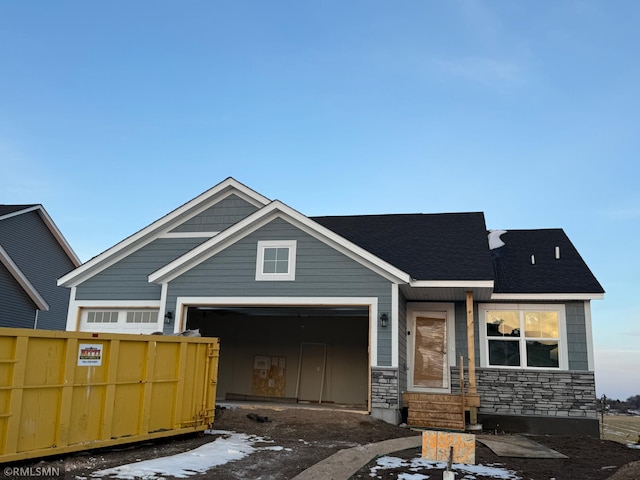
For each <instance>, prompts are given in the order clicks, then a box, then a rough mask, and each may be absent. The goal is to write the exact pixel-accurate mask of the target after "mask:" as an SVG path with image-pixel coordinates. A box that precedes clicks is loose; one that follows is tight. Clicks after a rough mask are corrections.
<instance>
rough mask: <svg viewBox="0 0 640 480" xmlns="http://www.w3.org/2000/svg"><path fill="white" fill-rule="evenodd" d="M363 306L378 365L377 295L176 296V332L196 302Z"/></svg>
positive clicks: (374, 364) (373, 361)
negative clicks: (180, 317)
mask: <svg viewBox="0 0 640 480" xmlns="http://www.w3.org/2000/svg"><path fill="white" fill-rule="evenodd" d="M212 305H224V306H230V305H232V306H243V307H247V306H255V307H264V306H276V305H277V306H292V307H294V306H312V307H323V306H327V307H335V306H363V307H369V335H370V345H369V348H370V362H371V366H372V367H377V366H378V298H377V297H177V298H176V312H175V316H176V322H175V323H174V333H178V332H179V331H180V328H181V327H182V325H181V322H179V321H177V319H178V317H179V315H184V313H185V312H186V307H197V306H212Z"/></svg>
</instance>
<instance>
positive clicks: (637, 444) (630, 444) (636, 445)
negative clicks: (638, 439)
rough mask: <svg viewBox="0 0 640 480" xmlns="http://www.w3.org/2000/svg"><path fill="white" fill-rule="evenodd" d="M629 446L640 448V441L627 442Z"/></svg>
mask: <svg viewBox="0 0 640 480" xmlns="http://www.w3.org/2000/svg"><path fill="white" fill-rule="evenodd" d="M627 447H629V448H635V449H637V450H640V443H627Z"/></svg>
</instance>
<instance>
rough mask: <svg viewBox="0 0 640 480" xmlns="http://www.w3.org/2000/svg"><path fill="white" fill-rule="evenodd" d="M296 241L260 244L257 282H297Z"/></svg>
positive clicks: (271, 241) (273, 241) (272, 241)
mask: <svg viewBox="0 0 640 480" xmlns="http://www.w3.org/2000/svg"><path fill="white" fill-rule="evenodd" d="M295 279H296V241H295V240H264V241H260V242H258V255H257V261H256V280H258V281H265V280H266V281H268V280H276V281H279V280H285V281H286V280H289V281H291V280H295Z"/></svg>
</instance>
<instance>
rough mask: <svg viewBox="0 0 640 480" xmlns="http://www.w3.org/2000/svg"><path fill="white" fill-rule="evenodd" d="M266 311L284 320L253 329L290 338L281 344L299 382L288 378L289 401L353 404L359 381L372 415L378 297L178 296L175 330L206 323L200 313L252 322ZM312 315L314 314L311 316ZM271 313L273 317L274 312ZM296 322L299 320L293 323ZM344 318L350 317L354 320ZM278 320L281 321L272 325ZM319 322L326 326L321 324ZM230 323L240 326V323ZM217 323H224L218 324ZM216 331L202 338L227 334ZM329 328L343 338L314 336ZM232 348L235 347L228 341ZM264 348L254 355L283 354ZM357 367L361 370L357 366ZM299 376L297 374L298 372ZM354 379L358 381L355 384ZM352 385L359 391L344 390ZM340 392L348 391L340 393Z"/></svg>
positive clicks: (360, 396) (360, 403)
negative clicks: (347, 314)
mask: <svg viewBox="0 0 640 480" xmlns="http://www.w3.org/2000/svg"><path fill="white" fill-rule="evenodd" d="M267 309H269V310H271V312H274V311H275V312H277V313H276V315H278V317H277V318H279V319H280V320H271V319H273V318H276V317H274V316H270V317H269V318H270V319H265V322H264V323H263V322H261V323H257V324H254V325H255V326H256V327H257V328H258V330H260V329H263V328H270V330H269V331H271V332H273V331H274V328H277V329H279V331H280V332H282V335H281V336H279V337H278V338H280V339H284V338H286V339H288V340H286V344H285V343H282V340H280V343H279V345H281V348H284V349H286V350H287V351H288V353H286V355H287V356H288V358H289V360H287V366H288V367H287V372H290V373H291V374H293V375H296V377H297V379H296V377H289V379H288V380H287V383H286V384H287V394H286V395H287V396H288V397H295V398H298V397H299V396H300V395H302V396H304V397H305V398H304V400H306V401H313V402H324V401H325V400H326V401H328V402H331V401H335V403H336V404H339V403H342V404H345V405H346V404H351V403H350V401H349V400H350V398H348V397H349V396H353V395H352V393H353V391H354V388H356V387H355V385H357V382H362V383H361V384H360V385H361V386H360V387H357V388H360V390H359V392H361V393H360V394H359V395H358V397H359V400H358V402H357V404H358V405H361V406H362V407H365V403H366V408H367V410H368V411H371V404H372V397H371V368H372V366H377V356H378V349H377V345H378V322H377V319H378V299H377V297H332V298H327V297H319V298H316V297H286V298H284V297H283V298H278V297H266V298H265V297H178V298H177V299H176V310H175V311H176V313H177V320H178V321H177V322H176V325H175V327H174V329H175V331H176V333H177V332H179V331H182V330H184V329H185V328H186V327H187V317H188V318H189V319H190V320H189V322H190V323H189V324H190V326H189V328H196V327H197V326H198V322H204V317H203V316H202V315H201V314H200V313H197V312H198V311H208V313H210V314H212V311H214V310H222V311H226V312H232V313H231V314H232V315H236V316H237V315H240V314H242V315H245V316H246V315H249V316H250V317H247V318H253V319H256V318H262V317H263V316H264V315H265V313H264V312H265V310H267ZM348 311H350V312H353V313H352V315H356V316H353V317H352V318H353V319H354V322H353V323H352V322H348V323H340V318H341V317H342V316H344V315H345V314H344V313H342V312H348ZM238 312H242V313H238ZM310 312H312V313H311V314H310ZM322 312H325V313H322ZM194 315H195V318H194ZM269 315H273V313H270V314H269ZM325 315H326V317H325ZM208 318H211V315H209V317H208ZM295 318H298V319H297V320H291V319H295ZM323 318H325V322H326V325H325V322H323V321H322V319H323ZM345 318H346V319H348V318H349V317H345ZM286 319H289V320H286ZM356 320H357V322H356ZM244 321H245V320H242V322H244ZM253 321H255V320H253ZM274 321H276V322H279V323H273V322H274ZM291 321H293V324H291ZM319 321H320V322H322V323H318V322H319ZM218 322H220V320H218ZM313 322H315V323H313ZM201 324H202V325H214V324H213V323H206V322H205V323H201ZM227 324H228V325H236V323H235V322H234V323H227ZM218 325H223V324H221V323H218ZM289 325H292V326H293V329H290V328H289V327H288V326H289ZM296 325H298V326H296ZM343 325H344V327H343ZM299 326H302V328H303V329H304V332H306V333H304V334H301V335H299V336H298V337H296V336H295V335H294V334H293V333H291V334H290V333H289V332H295V331H298V330H297V328H298V327H299ZM325 326H326V328H325ZM216 328H217V327H216ZM218 329H219V328H218ZM283 329H284V330H283ZM318 329H320V330H318ZM205 330H207V329H205ZM214 330H215V329H214ZM214 330H209V331H206V332H204V333H203V334H205V335H211V336H220V334H223V333H224V332H216V331H214ZM254 330H255V329H254ZM258 330H255V331H258ZM325 330H326V332H335V333H334V335H339V337H334V338H336V339H337V340H328V338H329V337H327V335H328V333H327V334H315V335H312V333H313V332H322V331H325ZM354 334H355V335H354ZM347 335H348V336H347ZM222 336H223V337H225V336H226V338H232V337H229V332H226V333H224V334H223V335H222ZM325 337H326V338H325ZM234 338H237V337H234ZM264 338H266V337H264ZM296 338H297V339H296ZM354 339H355V341H356V342H357V343H358V344H359V346H357V348H356V349H353V348H350V347H349V345H351V344H352V343H348V342H353V341H354ZM358 339H359V340H358ZM234 342H235V343H234V345H239V343H237V342H239V340H234ZM296 342H301V343H296ZM327 342H330V343H327ZM336 342H338V343H336ZM221 343H224V339H222V340H221ZM260 343H262V341H260ZM227 345H230V344H229V343H227ZM285 345H286V346H285ZM354 345H355V344H354ZM252 348H253V347H252ZM293 348H295V352H296V353H295V359H294V357H293V355H292V353H293V352H292V349H293ZM264 350H265V353H259V352H254V353H255V355H277V354H278V352H275V351H272V350H269V349H268V348H265V349H264ZM227 351H228V350H227ZM351 352H361V353H358V355H361V357H360V358H361V363H358V362H360V360H358V361H357V362H355V363H354V362H353V361H352V358H351V357H350V355H351V356H352V355H354V354H355V353H351ZM222 355H223V354H221V356H222ZM321 357H322V358H321ZM223 360H224V359H223ZM318 362H319V363H318ZM336 362H338V363H336ZM342 362H346V363H342ZM307 363H308V364H307ZM312 364H313V365H312ZM338 365H343V366H344V368H342V367H340V368H338V369H336V367H337V366H338ZM356 365H359V366H358V367H357V368H356ZM294 369H295V370H294ZM305 369H306V370H305ZM325 369H326V371H325ZM349 369H351V370H352V372H351V373H349ZM356 370H357V371H356ZM294 372H297V374H296V373H294ZM332 372H333V373H332ZM337 372H341V375H340V376H336V375H337ZM360 372H361V373H360ZM316 373H317V375H316ZM307 374H308V375H307ZM348 375H355V376H354V377H352V380H351V381H349V380H348V378H351V377H349V376H348ZM365 375H366V378H365ZM316 377H318V378H316ZM225 378H226V377H225ZM315 380H317V381H315ZM354 380H355V381H356V383H354ZM325 381H326V383H325ZM314 382H315V383H314ZM345 382H346V383H345ZM349 385H350V386H351V387H354V388H347V390H344V389H345V388H346V387H347V386H349ZM234 386H237V385H234ZM294 386H295V391H294ZM316 387H320V389H319V391H316V390H318V389H317V388H316ZM314 388H315V390H314ZM365 389H366V396H365ZM244 390H246V388H242V389H241V390H240V391H244ZM221 391H223V390H221ZM332 392H333V393H332ZM336 392H349V393H348V394H347V393H340V394H337V393H336ZM316 396H317V398H316ZM306 397H309V398H306ZM339 397H341V398H339ZM300 398H302V397H300ZM360 399H361V400H360ZM354 404H355V403H354Z"/></svg>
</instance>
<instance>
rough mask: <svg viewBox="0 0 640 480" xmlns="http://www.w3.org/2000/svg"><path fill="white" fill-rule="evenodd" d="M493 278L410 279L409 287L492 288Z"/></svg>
mask: <svg viewBox="0 0 640 480" xmlns="http://www.w3.org/2000/svg"><path fill="white" fill-rule="evenodd" d="M493 285H494V282H493V280H412V281H411V283H410V284H409V286H410V287H416V288H419V287H427V288H493Z"/></svg>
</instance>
